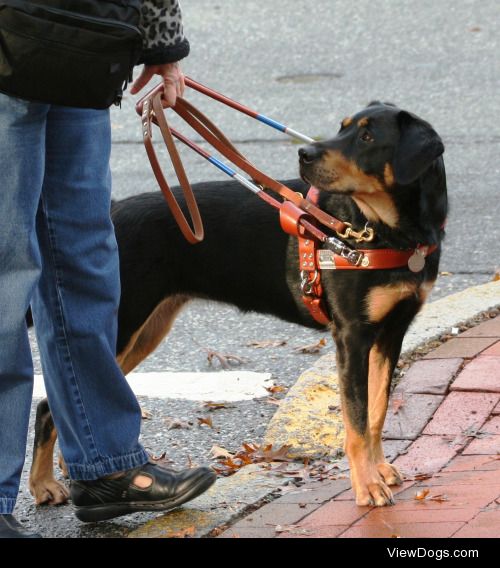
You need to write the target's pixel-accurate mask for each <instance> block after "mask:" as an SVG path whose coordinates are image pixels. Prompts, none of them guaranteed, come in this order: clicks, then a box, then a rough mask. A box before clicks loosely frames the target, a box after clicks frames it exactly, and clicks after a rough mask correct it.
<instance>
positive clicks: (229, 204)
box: [30, 102, 447, 506]
mask: <svg viewBox="0 0 500 568" xmlns="http://www.w3.org/2000/svg"><path fill="white" fill-rule="evenodd" d="M443 151H444V147H443V144H442V142H441V139H440V138H439V136H438V135H437V133H436V132H435V131H434V130H433V128H432V127H431V126H430V125H429V124H428V123H427V122H425V121H423V120H421V119H420V118H418V117H416V116H415V115H413V114H411V113H408V112H406V111H403V110H400V109H398V108H397V107H395V106H393V105H389V104H382V103H379V102H375V103H372V104H370V105H369V106H368V107H367V108H365V109H364V110H362V111H361V112H359V113H357V114H356V115H354V116H352V117H349V118H346V119H344V120H343V121H342V126H341V129H340V131H339V133H338V134H337V135H336V136H335V137H334V138H332V139H331V140H328V141H326V142H317V143H314V144H312V145H310V146H307V147H305V148H302V149H301V150H300V151H299V155H300V173H301V177H302V179H303V180H305V182H307V183H305V182H303V181H301V180H293V181H288V182H285V183H286V185H288V186H289V187H291V188H292V189H293V190H295V191H299V192H303V193H304V192H305V191H306V190H307V188H308V184H313V185H315V186H316V187H317V188H319V189H320V190H321V197H320V202H319V205H320V207H321V208H322V209H323V210H325V211H327V212H329V213H331V214H332V215H335V216H336V217H337V218H340V219H342V220H343V221H349V222H350V223H352V225H353V227H354V228H355V229H357V230H361V229H363V227H365V225H366V223H367V222H368V223H369V226H370V227H372V228H373V229H374V231H375V235H376V237H375V239H374V241H373V242H372V243H370V244H368V245H363V248H392V249H399V250H408V249H415V248H416V247H417V245H419V244H425V245H437V248H436V250H435V251H434V252H433V253H432V254H430V255H429V256H428V257H427V259H426V262H425V266H424V268H423V269H422V270H421V271H420V272H417V273H415V272H411V271H410V270H409V269H408V268H406V267H403V268H398V269H385V270H325V271H323V274H322V283H323V287H324V290H325V300H326V304H327V307H328V311H329V315H330V318H331V330H332V333H333V337H334V339H335V342H336V345H337V363H338V371H339V378H340V383H341V389H342V403H343V414H344V422H345V428H346V452H347V455H348V457H349V461H350V465H351V477H352V484H353V488H354V491H355V493H356V502H357V503H358V504H359V505H369V504H374V505H378V506H382V505H387V504H390V503H392V494H391V491H390V489H389V486H390V485H393V484H399V483H401V476H400V474H399V473H398V471H397V470H396V468H395V467H394V466H392V465H390V464H388V463H386V461H385V459H384V453H383V449H382V442H381V432H382V427H383V424H384V419H385V415H386V410H387V400H388V393H389V388H390V382H391V376H392V374H393V371H394V368H395V365H396V363H397V361H398V357H399V354H400V350H401V344H402V341H403V336H404V334H405V332H406V330H407V328H408V326H409V325H410V323H411V321H412V320H413V318H414V317H415V315H416V314H417V312H418V311H419V309H420V307H421V306H422V304H423V302H424V301H425V299H426V297H427V295H428V293H429V291H430V290H431V288H432V286H433V283H434V281H435V279H436V276H437V274H438V263H439V256H440V243H441V240H442V238H443V236H444V230H443V226H444V222H445V218H446V213H447V195H446V178H445V170H444V165H443V159H442V157H441V155H442V153H443ZM194 190H195V193H196V197H197V200H198V203H199V207H200V210H201V214H202V217H203V220H204V224H205V232H206V238H205V240H204V241H203V242H202V243H201V244H199V245H196V246H191V245H189V244H188V243H187V242H186V241H185V240H184V238H183V237H182V235H181V233H180V231H179V230H178V228H177V225H176V223H175V221H174V219H173V217H172V215H171V213H170V212H169V209H168V207H167V206H166V204H165V202H164V199H163V197H162V195H161V194H160V193H146V194H142V195H138V196H135V197H131V198H129V199H125V200H123V201H120V202H117V203H114V205H113V210H112V215H113V221H114V223H115V227H116V234H117V239H118V243H119V248H120V263H121V280H122V298H121V305H120V312H119V339H118V346H117V352H118V361H119V363H120V365H121V367H122V369H123V372H124V373H125V374H126V373H128V372H130V371H131V370H132V369H133V368H134V367H136V365H138V364H139V363H140V362H141V361H142V360H143V359H144V358H145V357H146V356H147V355H149V354H150V353H151V352H152V351H153V350H154V349H155V348H156V347H157V346H158V345H159V344H160V342H161V341H162V340H163V339H164V337H165V336H166V335H167V334H168V332H169V330H170V328H171V326H172V323H173V321H174V319H175V317H176V316H177V314H178V313H179V310H180V309H181V308H182V307H183V306H184V305H185V304H186V303H187V302H189V300H191V299H192V298H205V299H211V300H218V301H221V302H227V303H230V304H233V305H235V306H237V307H238V308H240V309H241V310H243V311H256V312H262V313H266V314H272V315H274V316H277V317H279V318H281V319H284V320H286V321H290V322H294V323H298V324H301V325H304V326H307V327H316V328H319V327H320V325H319V324H317V323H316V322H315V321H314V320H313V319H312V317H311V315H310V314H309V312H308V311H307V309H306V308H305V306H304V304H303V302H302V300H301V292H300V276H299V269H298V251H297V241H296V239H295V238H293V237H290V236H289V235H287V234H285V233H284V232H283V231H282V230H281V229H280V225H279V222H278V217H277V213H276V210H274V209H273V208H271V207H269V206H268V205H267V204H265V203H263V202H262V201H260V200H259V199H257V198H256V197H255V196H253V195H252V194H250V193H247V192H246V190H245V189H243V188H241V186H239V185H238V184H237V183H236V182H232V181H228V182H213V183H201V184H198V185H195V186H194ZM348 244H350V245H352V246H359V245H356V243H355V242H354V241H348ZM55 436H56V434H55V430H54V427H53V423H52V420H51V417H50V412H49V409H48V405H47V403H46V401H44V402H42V403H41V404H40V406H39V409H38V413H37V424H36V440H35V455H34V464H33V468H32V473H31V479H30V483H31V490H32V492H33V494H34V495H35V497H36V500H37V503H41V502H53V503H54V502H60V501H63V500H64V499H65V497H66V494H65V492H64V491H63V490H62V489H61V488H60V485H59V484H58V483H57V482H55V481H54V479H53V474H52V451H53V445H54V441H55Z"/></svg>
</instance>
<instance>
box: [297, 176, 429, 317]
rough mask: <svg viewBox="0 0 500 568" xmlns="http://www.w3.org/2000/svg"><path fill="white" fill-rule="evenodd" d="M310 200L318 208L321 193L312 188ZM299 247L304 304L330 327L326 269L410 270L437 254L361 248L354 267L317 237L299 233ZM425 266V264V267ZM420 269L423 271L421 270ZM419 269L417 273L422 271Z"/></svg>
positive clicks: (426, 250) (425, 249) (422, 249)
mask: <svg viewBox="0 0 500 568" xmlns="http://www.w3.org/2000/svg"><path fill="white" fill-rule="evenodd" d="M307 199H308V200H309V201H311V202H312V203H314V204H315V205H316V204H317V203H318V201H319V190H318V189H317V188H315V187H311V189H310V190H309V192H308V194H307ZM296 236H297V239H298V244H299V263H300V264H299V266H300V271H301V285H302V301H303V302H304V304H305V306H306V308H307V309H308V310H309V312H310V314H311V316H312V317H313V318H314V319H315V320H316V321H317V322H318V323H320V324H321V325H328V324H329V323H330V321H331V318H330V316H329V314H328V308H327V306H326V302H325V300H324V297H323V287H322V285H321V271H322V270H383V269H388V268H402V267H405V266H406V267H408V266H409V263H410V264H411V263H412V261H410V259H412V260H413V259H415V258H416V259H417V268H418V258H419V257H420V258H421V259H425V257H427V256H428V255H430V254H431V253H433V252H434V251H435V250H436V249H437V246H436V245H432V246H423V245H418V246H417V248H416V249H411V250H405V251H400V250H396V249H358V250H359V252H362V253H363V262H362V263H361V264H360V265H356V266H355V265H353V264H351V263H350V262H349V261H348V260H347V259H346V258H344V257H341V256H339V255H338V254H335V253H334V252H332V251H330V250H325V249H321V248H320V241H319V240H318V239H316V238H311V237H305V236H303V235H302V234H300V232H297V233H296ZM423 265H425V262H423V264H422V268H423ZM422 268H420V269H419V270H421V269H422ZM419 270H417V271H419Z"/></svg>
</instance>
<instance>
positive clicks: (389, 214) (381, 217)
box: [352, 192, 399, 228]
mask: <svg viewBox="0 0 500 568" xmlns="http://www.w3.org/2000/svg"><path fill="white" fill-rule="evenodd" d="M352 198H353V200H354V202H355V203H356V205H357V206H358V207H359V208H360V210H361V213H363V215H364V216H365V217H366V218H367V219H368V221H372V222H374V223H376V222H379V221H382V222H383V223H385V224H386V225H389V227H392V228H394V227H397V225H398V221H399V214H398V210H397V209H396V206H395V205H394V201H393V200H392V198H391V196H390V195H389V194H388V193H384V192H380V193H369V194H363V195H353V197H352Z"/></svg>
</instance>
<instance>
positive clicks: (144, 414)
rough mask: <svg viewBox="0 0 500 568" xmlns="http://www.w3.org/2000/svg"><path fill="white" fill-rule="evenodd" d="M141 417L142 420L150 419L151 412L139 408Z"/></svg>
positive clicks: (151, 416)
mask: <svg viewBox="0 0 500 568" xmlns="http://www.w3.org/2000/svg"><path fill="white" fill-rule="evenodd" d="M141 417H142V419H143V420H151V418H153V415H152V413H151V412H149V410H146V409H145V408H141Z"/></svg>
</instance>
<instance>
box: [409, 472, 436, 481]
mask: <svg viewBox="0 0 500 568" xmlns="http://www.w3.org/2000/svg"><path fill="white" fill-rule="evenodd" d="M431 477H432V475H431V474H429V473H418V474H417V475H415V476H414V477H413V480H414V481H425V480H426V479H430V478H431Z"/></svg>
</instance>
